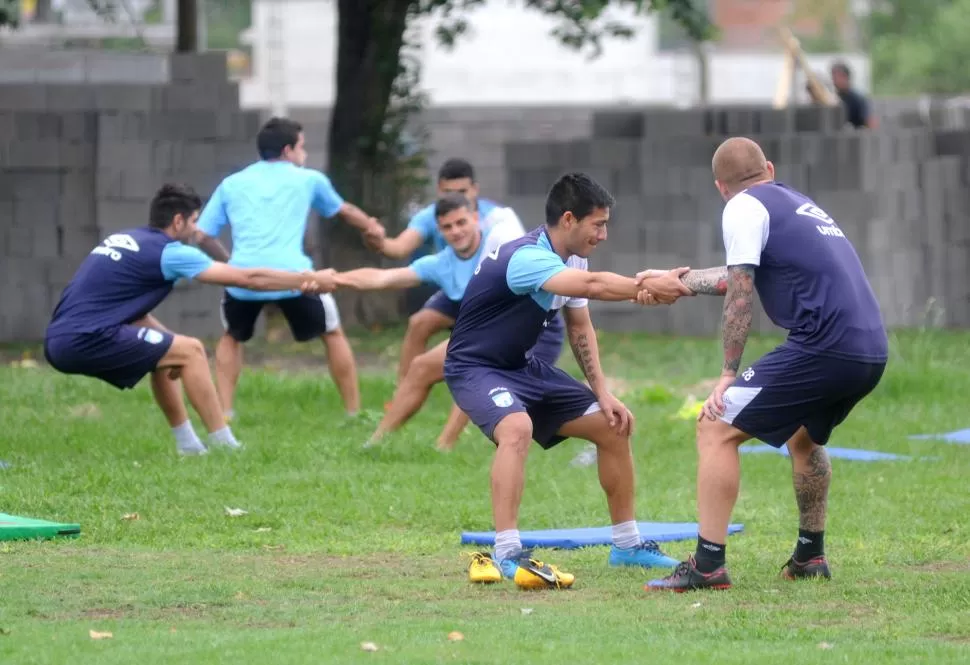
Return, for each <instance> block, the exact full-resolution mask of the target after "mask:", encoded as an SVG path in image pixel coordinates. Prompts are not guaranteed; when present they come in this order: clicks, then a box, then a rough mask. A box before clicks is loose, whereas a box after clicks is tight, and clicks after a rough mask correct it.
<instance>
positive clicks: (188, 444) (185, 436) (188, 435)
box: [172, 420, 205, 450]
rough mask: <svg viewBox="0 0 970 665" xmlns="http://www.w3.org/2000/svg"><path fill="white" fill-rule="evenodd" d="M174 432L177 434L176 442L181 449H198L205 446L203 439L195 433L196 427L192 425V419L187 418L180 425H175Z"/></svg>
mask: <svg viewBox="0 0 970 665" xmlns="http://www.w3.org/2000/svg"><path fill="white" fill-rule="evenodd" d="M172 434H174V435H175V444H176V445H177V446H178V448H179V450H198V449H200V448H205V446H203V445H202V439H200V438H199V435H198V434H196V433H195V428H193V427H192V421H191V420H186V421H185V422H184V423H182V424H181V425H179V426H178V427H173V428H172Z"/></svg>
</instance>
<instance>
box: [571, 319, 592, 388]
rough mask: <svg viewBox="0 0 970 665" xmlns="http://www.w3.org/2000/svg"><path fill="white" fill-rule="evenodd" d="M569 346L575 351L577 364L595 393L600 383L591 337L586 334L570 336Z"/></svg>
mask: <svg viewBox="0 0 970 665" xmlns="http://www.w3.org/2000/svg"><path fill="white" fill-rule="evenodd" d="M569 345H570V346H571V347H572V349H573V355H574V356H576V362H577V363H578V364H579V367H580V369H582V370H583V374H584V375H585V376H586V380H587V381H589V387H590V388H591V389H593V390H594V391H595V390H596V387H597V386H596V385H595V384H596V383H597V381H599V372H598V371H597V369H598V368H597V365H596V362H595V360H594V355H593V348H592V345H591V344H590V338H589V335H588V334H587V333H586V332H581V333H579V334H576V335H570V336H569Z"/></svg>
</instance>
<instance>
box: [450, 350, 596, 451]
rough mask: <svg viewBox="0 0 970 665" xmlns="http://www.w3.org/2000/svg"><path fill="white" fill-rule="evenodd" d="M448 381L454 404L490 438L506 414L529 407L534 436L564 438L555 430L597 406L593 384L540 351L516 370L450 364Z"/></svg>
mask: <svg viewBox="0 0 970 665" xmlns="http://www.w3.org/2000/svg"><path fill="white" fill-rule="evenodd" d="M445 383H447V384H448V390H449V391H451V396H452V399H454V400H455V404H457V405H458V407H459V408H460V409H461V410H462V411H464V412H465V413H466V414H468V417H469V418H470V419H471V421H472V422H473V423H475V425H476V426H477V427H478V428H479V429H480V430H481V431H482V433H483V434H485V436H487V437H488V438H489V439H492V435H493V433H494V432H495V426H496V425H498V424H499V422H500V421H501V420H502V419H503V418H505V417H506V416H508V415H510V414H513V413H522V412H525V413H527V414H529V418H531V419H532V438H533V439H534V440H535V441H536V442H537V443H538V444H539V445H540V446H542V447H543V448H546V449H548V448H552V447H553V446H555V445H556V444H557V443H560V442H561V441H564V440H565V439H566V437H564V436H559V435H557V434H556V432H558V431H559V429H560V428H561V427H562V426H563V425H564V424H566V423H568V422H569V421H571V420H575V419H577V418H579V417H581V416H584V415H586V414H588V413H596V412H597V411H599V403H598V402H597V401H596V396H595V395H593V391H592V390H590V389H589V388H588V387H587V386H586V385H585V384H583V383H580V382H579V381H577V380H576V379H574V378H573V377H571V376H569V375H568V374H566V373H565V372H564V371H562V370H561V369H559V368H558V367H553V366H552V365H549V364H548V363H545V362H543V361H542V360H539V359H538V358H536V357H532V358H530V359H529V364H528V365H526V366H525V367H523V368H522V369H512V370H506V369H495V368H492V367H479V366H474V365H459V366H455V365H447V366H446V368H445ZM492 440H493V441H494V439H492Z"/></svg>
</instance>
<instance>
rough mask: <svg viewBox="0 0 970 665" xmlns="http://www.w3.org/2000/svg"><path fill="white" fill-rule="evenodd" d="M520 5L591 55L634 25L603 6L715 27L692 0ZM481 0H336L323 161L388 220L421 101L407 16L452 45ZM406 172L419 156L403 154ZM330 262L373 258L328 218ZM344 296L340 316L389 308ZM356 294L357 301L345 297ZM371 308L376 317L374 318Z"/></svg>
mask: <svg viewBox="0 0 970 665" xmlns="http://www.w3.org/2000/svg"><path fill="white" fill-rule="evenodd" d="M518 2H519V4H520V5H521V7H522V10H523V11H533V12H539V13H541V14H544V15H546V16H550V17H552V18H554V19H556V26H555V28H554V29H553V35H554V36H555V37H556V38H557V39H558V40H559V41H560V42H561V43H562V44H563V45H564V47H566V48H569V49H573V50H575V51H580V52H585V53H586V54H587V55H588V56H589V57H591V58H594V57H596V56H597V55H599V53H600V52H601V50H602V44H603V41H604V40H605V39H608V38H624V37H630V36H631V35H632V34H633V31H634V30H633V27H632V26H630V25H627V24H624V23H622V22H617V21H613V20H610V19H609V17H608V12H607V11H606V10H607V9H608V8H610V7H621V8H632V9H634V10H636V11H637V12H640V13H647V12H665V13H666V14H667V15H668V16H670V17H671V18H672V19H673V20H674V21H676V22H677V23H678V24H680V25H682V26H683V27H684V29H685V31H686V32H687V33H688V34H689V35H690V36H691V37H692V38H694V39H696V40H698V41H703V40H705V39H708V38H710V37H711V36H712V29H711V26H710V24H709V22H708V19H707V13H706V11H705V10H704V9H705V7H704V3H703V2H698V1H697V0H518ZM484 5H485V0H338V2H337V10H338V17H339V20H338V28H337V32H338V35H337V80H336V90H337V94H336V99H335V101H334V108H333V114H332V117H331V125H330V137H329V138H330V140H329V155H328V157H329V159H328V171H329V173H330V176H331V178H332V179H333V180H334V182H335V184H336V185H337V188H338V191H340V192H341V193H342V194H343V195H344V196H345V197H347V198H348V199H349V200H352V201H355V202H358V203H359V204H360V205H361V206H362V207H364V209H365V210H367V211H368V212H370V213H371V214H374V215H378V216H380V217H381V218H382V219H383V220H385V222H388V223H389V224H388V225H389V227H390V228H391V229H392V230H393V228H394V224H393V221H394V220H395V218H397V217H399V216H400V211H401V207H402V204H403V201H402V200H401V197H400V196H399V195H397V182H398V175H399V173H400V171H401V162H402V155H401V146H402V141H401V136H400V132H401V131H403V129H404V128H405V127H406V126H407V125H408V119H409V118H406V117H402V116H411V115H413V114H414V113H415V112H416V111H419V110H420V107H421V105H422V97H421V95H420V91H419V84H420V72H419V68H418V60H417V58H416V57H414V49H415V48H416V47H417V45H416V44H414V43H412V42H410V41H409V40H408V39H406V32H407V28H408V26H409V25H413V22H414V21H416V20H419V19H421V18H426V17H434V18H436V19H438V21H439V23H440V25H439V27H438V29H437V35H436V36H437V41H438V42H439V44H440V45H442V46H444V47H446V48H447V47H450V46H453V45H454V44H456V43H457V42H458V40H460V39H461V37H462V35H463V34H465V33H466V32H467V31H468V29H469V26H470V24H472V23H473V22H474V19H475V10H476V9H478V8H480V7H482V6H484ZM408 160H409V163H408V165H407V166H408V168H407V171H408V173H413V168H411V167H413V166H414V164H415V162H416V161H423V160H422V159H421V156H420V155H418V156H416V157H415V156H412V157H410V158H408ZM328 232H329V233H328V235H329V239H330V242H329V248H330V252H329V253H330V257H329V258H330V264H331V265H332V266H333V267H335V268H337V269H338V270H339V269H346V268H348V267H353V266H359V265H361V264H364V263H367V262H369V261H373V256H372V255H369V254H368V252H366V250H364V249H363V246H362V245H361V242H360V239H359V236H358V235H357V234H356V232H354V231H352V230H349V229H345V228H343V225H336V226H335V225H328ZM354 295H355V294H347V295H345V296H344V299H345V302H344V303H342V305H343V307H342V308H343V310H344V311H345V312H346V313H347V317H348V318H349V319H352V320H357V321H358V322H364V323H370V322H373V321H375V320H378V319H379V313H380V312H382V311H386V310H387V303H381V302H379V299H378V298H375V297H374V296H373V294H372V295H371V296H369V297H368V298H359V297H358V298H355V297H354ZM349 300H353V301H354V302H352V303H351V302H347V301H349ZM375 316H376V317H377V319H375Z"/></svg>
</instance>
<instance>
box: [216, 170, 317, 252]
mask: <svg viewBox="0 0 970 665" xmlns="http://www.w3.org/2000/svg"><path fill="white" fill-rule="evenodd" d="M324 177H325V176H323V174H322V173H320V172H319V171H315V170H313V169H308V168H302V167H299V166H296V165H295V164H292V163H290V162H287V161H285V160H279V161H259V162H256V163H254V164H251V165H250V166H248V167H246V168H245V169H243V170H242V171H239V172H237V173H234V174H232V175H230V176H229V177H227V178H226V179H225V180H223V181H222V183H221V184H220V185H219V189H220V190H221V191H220V192H219V193H218V200H219V201H220V202H221V204H222V206H223V208H224V211H225V215H226V216H227V217H228V219H229V223H230V225H231V227H232V245H233V246H232V257H231V259H230V261H229V263H230V264H232V265H236V266H239V267H243V268H255V267H266V268H276V269H279V270H309V269H310V268H312V266H313V264H312V261H311V260H310V259H309V258H308V257H307V256H306V254H305V252H304V246H303V241H304V237H305V234H306V225H307V219H308V216H309V214H310V209H311V207H312V206H313V204H314V193H315V186H316V185H317V183H316V182H315V180H319V179H321V178H324ZM200 227H202V228H203V230H206V229H205V227H204V226H203V224H202V220H200Z"/></svg>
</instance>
